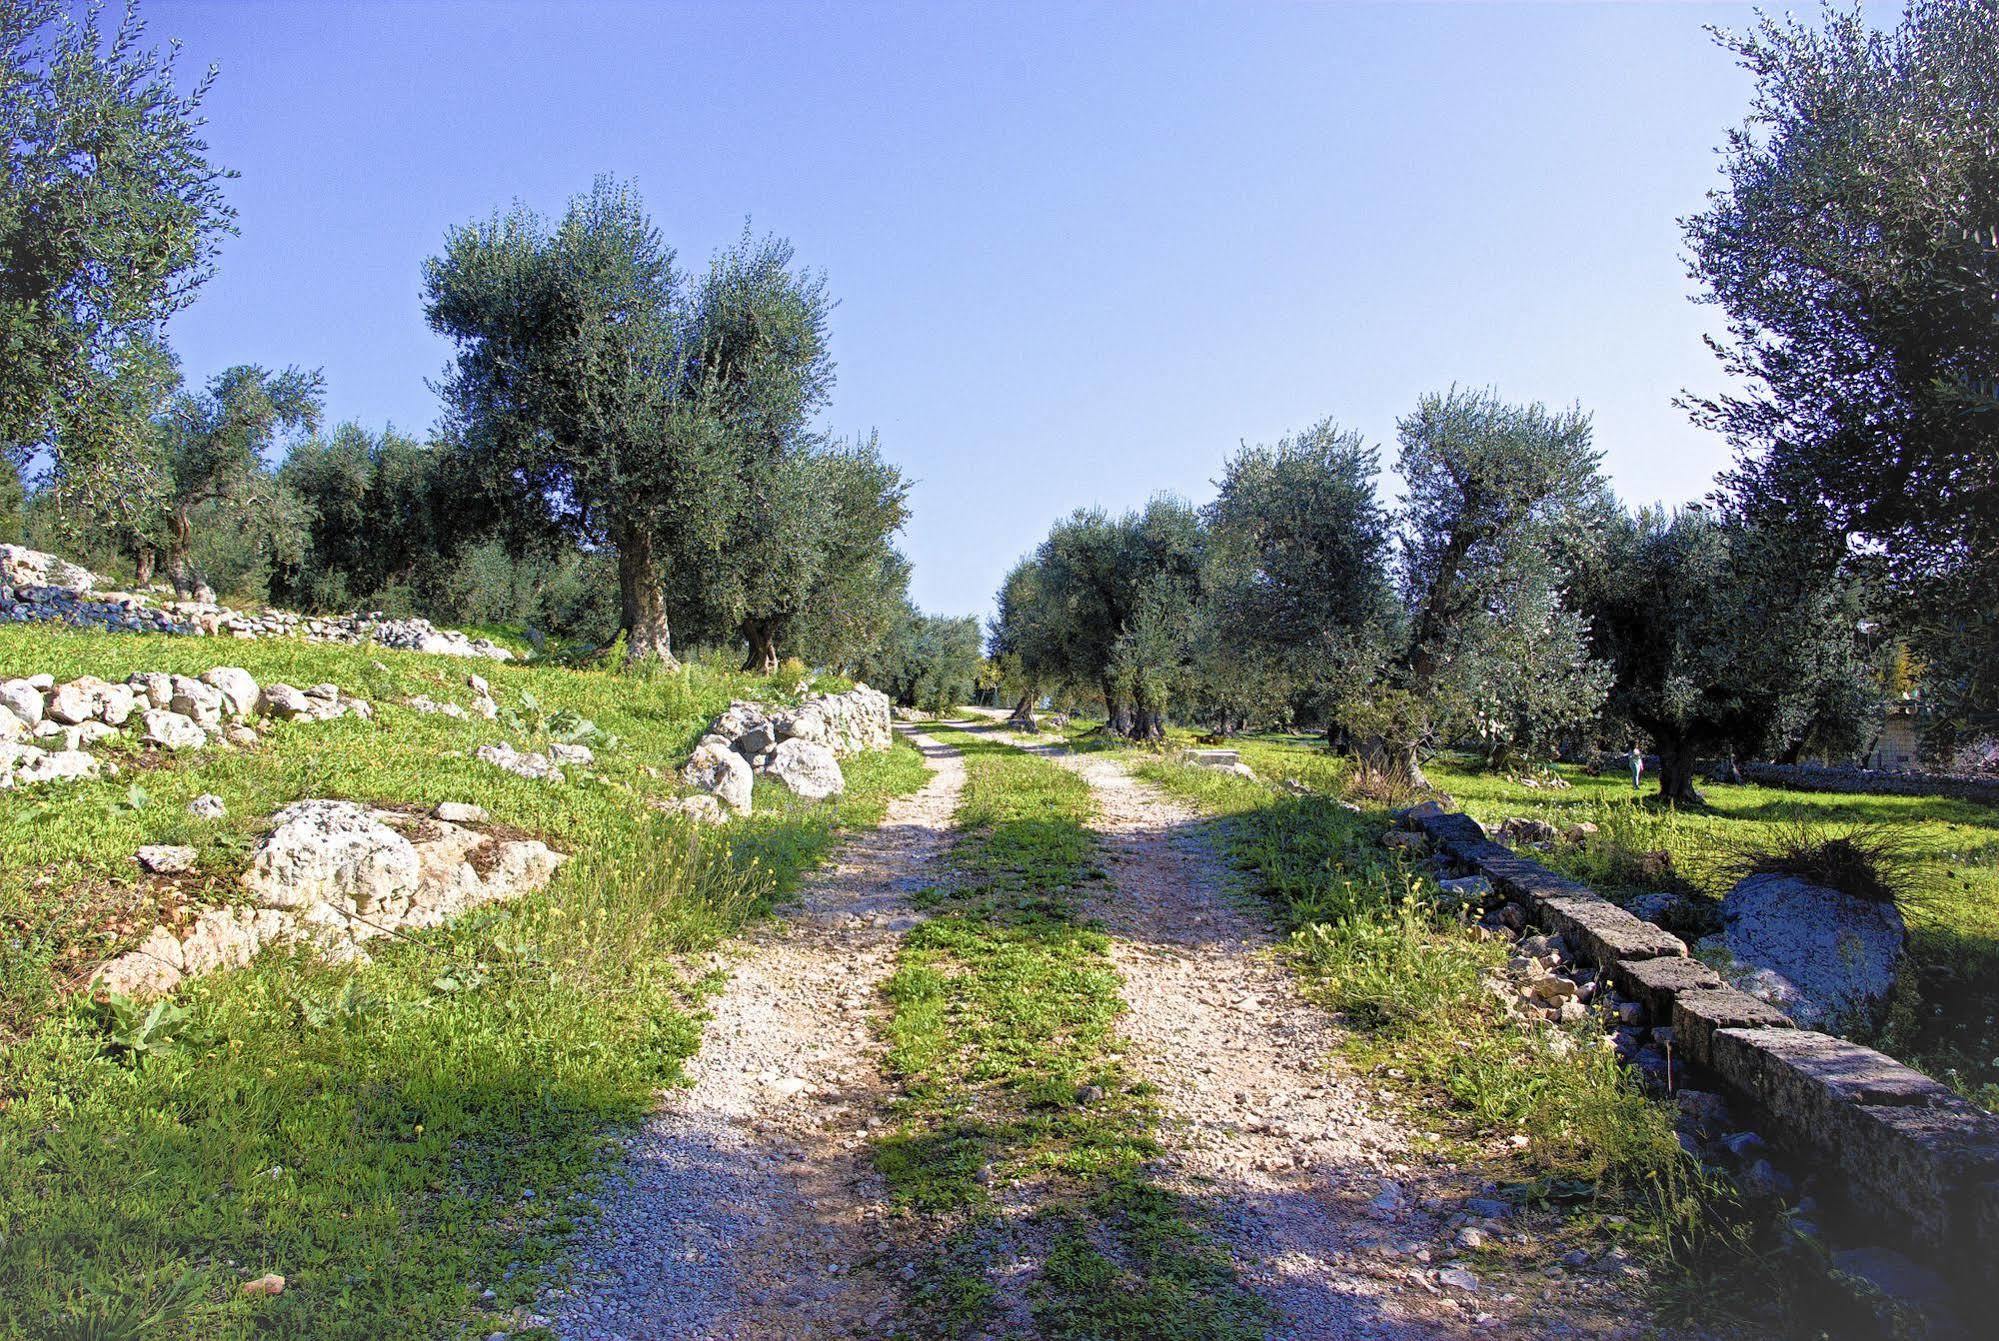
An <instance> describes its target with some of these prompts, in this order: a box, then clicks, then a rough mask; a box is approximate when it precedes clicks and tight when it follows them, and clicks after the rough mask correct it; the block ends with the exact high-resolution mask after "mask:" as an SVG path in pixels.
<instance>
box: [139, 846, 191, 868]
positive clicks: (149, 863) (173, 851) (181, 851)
mask: <svg viewBox="0 0 1999 1341" xmlns="http://www.w3.org/2000/svg"><path fill="white" fill-rule="evenodd" d="M137 855H138V861H139V866H140V868H141V869H142V870H147V871H151V872H152V873H153V874H154V875H179V874H180V873H181V872H182V871H191V870H193V869H194V859H195V851H194V849H193V848H191V847H169V846H164V845H153V846H147V847H142V848H140V849H139V851H138V854H137Z"/></svg>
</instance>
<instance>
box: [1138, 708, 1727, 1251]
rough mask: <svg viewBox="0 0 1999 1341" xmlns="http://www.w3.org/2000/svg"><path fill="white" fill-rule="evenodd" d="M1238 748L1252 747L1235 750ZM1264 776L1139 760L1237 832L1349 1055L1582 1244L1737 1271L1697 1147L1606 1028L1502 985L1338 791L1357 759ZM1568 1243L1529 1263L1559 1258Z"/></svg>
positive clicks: (1260, 744)
mask: <svg viewBox="0 0 1999 1341" xmlns="http://www.w3.org/2000/svg"><path fill="white" fill-rule="evenodd" d="M1231 744H1232V745H1235V744H1237V742H1231ZM1240 746H1241V748H1242V750H1243V758H1244V761H1245V762H1247V763H1250V764H1251V766H1252V767H1253V768H1255V769H1256V770H1257V771H1258V773H1259V777H1260V778H1276V779H1285V778H1289V779H1294V780H1296V781H1297V782H1300V783H1303V784H1305V785H1306V786H1308V787H1313V788H1315V790H1313V791H1310V792H1304V793H1298V792H1293V791H1288V790H1281V789H1279V788H1277V787H1273V786H1272V785H1271V784H1270V783H1268V782H1266V781H1262V780H1258V781H1251V780H1249V779H1245V778H1241V777H1237V776H1234V775H1230V774H1225V773H1219V772H1216V771H1212V770H1204V769H1198V768H1192V767H1188V766H1186V765H1183V764H1181V763H1179V762H1177V761H1175V760H1174V759H1173V758H1171V757H1170V755H1168V754H1161V753H1156V752H1155V753H1151V754H1149V755H1148V754H1145V753H1139V754H1137V755H1136V756H1135V758H1134V761H1133V770H1134V772H1136V773H1137V774H1138V775H1139V776H1141V777H1143V778H1146V779H1147V780H1149V781H1151V782H1154V783H1156V784H1158V785H1160V786H1161V787H1163V788H1165V789H1166V790H1168V791H1170V792H1172V793H1174V794H1175V795H1178V796H1180V797H1182V798H1184V799H1186V800H1189V801H1191V802H1193V803H1194V804H1195V805H1196V806H1198V807H1199V808H1200V809H1202V810H1203V811H1205V812H1206V813H1208V814H1211V815H1215V816H1219V817H1222V818H1223V820H1224V823H1223V824H1222V825H1221V834H1222V840H1223V844H1224V850H1225V851H1226V852H1227V854H1228V857H1229V859H1230V861H1231V863H1232V864H1233V865H1234V866H1236V867H1237V868H1238V869H1240V870H1242V871H1243V872H1245V874H1246V876H1247V878H1248V880H1249V882H1250V885H1251V887H1252V888H1253V889H1254V890H1256V891H1257V892H1259V893H1261V894H1262V895H1263V897H1264V898H1265V899H1266V900H1267V901H1268V902H1269V904H1270V905H1271V907H1272V908H1273V909H1274V911H1275V913H1276V917H1277V921H1278V924H1279V926H1280V928H1281V929H1282V930H1284V931H1285V932H1287V933H1288V934H1289V937H1290V940H1289V950H1290V956H1291V959H1292V962H1293V963H1294V964H1295V965H1296V967H1297V969H1298V971H1299V973H1300V975H1301V979H1302V981H1303V982H1304V983H1305V985H1306V987H1307V990H1308V991H1309V992H1310V993H1311V994H1312V995H1313V996H1314V997H1315V998H1316V999H1317V1000H1319V1001H1320V1002H1321V1003H1322V1004H1324V1005H1325V1006H1326V1007H1327V1008H1328V1009H1330V1010H1332V1011H1334V1012H1335V1013H1336V1014H1337V1015H1338V1016H1339V1018H1340V1019H1341V1020H1342V1022H1343V1023H1344V1024H1345V1025H1346V1027H1347V1029H1348V1030H1349V1034H1348V1037H1347V1041H1346V1043H1345V1044H1344V1051H1345V1053H1346V1055H1347V1057H1348V1060H1349V1061H1350V1062H1352V1064H1353V1065H1355V1066H1356V1067H1357V1068H1359V1069H1361V1070H1363V1071H1365V1072H1367V1073H1368V1074H1369V1075H1370V1077H1371V1079H1372V1080H1373V1081H1374V1082H1375V1083H1377V1084H1378V1085H1379V1086H1380V1087H1381V1088H1383V1089H1384V1090H1386V1091H1388V1092H1390V1093H1394V1094H1396V1095H1398V1096H1399V1098H1400V1100H1401V1101H1402V1104H1403V1106H1404V1108H1405V1111H1406V1116H1407V1117H1408V1118H1409V1119H1410V1120H1412V1121H1414V1122H1416V1123H1417V1124H1418V1125H1419V1126H1420V1127H1422V1128H1423V1129H1425V1130H1426V1131H1427V1132H1428V1133H1429V1134H1430V1135H1431V1136H1432V1137H1433V1138H1434V1139H1435V1141H1436V1142H1437V1145H1436V1149H1437V1150H1438V1151H1439V1152H1440V1153H1446V1154H1449V1155H1450V1156H1452V1157H1453V1158H1454V1159H1456V1160H1458V1161H1459V1162H1460V1163H1461V1164H1462V1165H1463V1166H1464V1167H1466V1168H1468V1169H1473V1170H1476V1171H1478V1172H1479V1173H1481V1174H1483V1176H1484V1177H1486V1178H1487V1179H1490V1180H1492V1181H1495V1182H1498V1183H1500V1184H1502V1185H1504V1186H1507V1187H1509V1188H1511V1189H1512V1195H1514V1196H1515V1197H1517V1198H1519V1199H1520V1200H1523V1201H1525V1202H1528V1203H1530V1204H1532V1203H1543V1204H1560V1205H1564V1206H1570V1207H1580V1208H1581V1211H1582V1214H1581V1215H1580V1216H1579V1217H1576V1218H1574V1220H1573V1222H1572V1228H1574V1229H1576V1230H1577V1232H1582V1233H1596V1232H1600V1228H1601V1226H1603V1225H1605V1224H1615V1225H1617V1226H1619V1228H1618V1231H1617V1232H1618V1235H1619V1237H1620V1238H1621V1239H1622V1240H1623V1241H1624V1242H1625V1244H1626V1245H1627V1246H1628V1247H1629V1248H1631V1249H1632V1250H1634V1251H1637V1252H1642V1253H1647V1254H1650V1255H1652V1256H1654V1257H1657V1258H1674V1259H1677V1260H1679V1261H1681V1262H1691V1261H1693V1260H1696V1259H1705V1258H1708V1257H1709V1256H1710V1255H1712V1257H1713V1258H1714V1259H1716V1260H1721V1259H1724V1258H1726V1259H1728V1260H1734V1259H1735V1256H1736V1254H1735V1252H1734V1250H1733V1248H1732V1247H1731V1246H1730V1245H1732V1244H1733V1243H1735V1242H1736V1241H1737V1239H1736V1235H1735V1233H1734V1231H1733V1230H1732V1229H1730V1228H1729V1225H1730V1223H1731V1221H1730V1219H1729V1217H1728V1216H1727V1215H1725V1214H1722V1213H1720V1212H1721V1211H1722V1207H1721V1206H1720V1205H1719V1202H1720V1201H1721V1200H1722V1193H1721V1191H1720V1189H1719V1188H1718V1186H1716V1185H1715V1184H1714V1183H1713V1182H1712V1181H1711V1180H1710V1179H1708V1178H1707V1177H1706V1176H1705V1175H1703V1174H1702V1173H1701V1172H1700V1170H1699V1169H1698V1167H1697V1166H1696V1165H1695V1164H1694V1163H1693V1162H1692V1161H1691V1160H1690V1159H1689V1158H1688V1157H1687V1156H1686V1155H1685V1153H1684V1152H1683V1151H1682V1150H1681V1148H1680V1146H1679V1143H1678V1140H1677V1138H1676V1136H1675V1132H1674V1123H1673V1116H1672V1114H1671V1112H1670V1111H1669V1110H1668V1109H1667V1108H1666V1107H1665V1106H1663V1105H1661V1104H1658V1103H1656V1102H1654V1101H1652V1100H1651V1099H1648V1098H1647V1097H1646V1096H1645V1095H1644V1094H1643V1093H1642V1092H1641V1091H1640V1090H1639V1088H1638V1087H1637V1085H1636V1084H1635V1083H1634V1081H1633V1080H1632V1078H1631V1077H1630V1075H1629V1074H1628V1073H1627V1072H1626V1071H1625V1070H1624V1068H1622V1067H1620V1066H1619V1065H1618V1064H1617V1062H1616V1060H1615V1058H1614V1056H1613V1055H1612V1054H1611V1053H1610V1052H1609V1051H1608V1050H1607V1049H1606V1048H1605V1047H1604V1046H1603V1043H1604V1040H1603V1038H1602V1037H1601V1035H1600V1031H1599V1030H1597V1029H1596V1028H1594V1027H1593V1026H1579V1027H1576V1028H1573V1029H1556V1028H1543V1027H1540V1026H1538V1025H1536V1026H1531V1027H1530V1026H1526V1025H1523V1024H1522V1023H1520V1022H1518V1021H1516V1020H1515V1019H1513V1018H1512V1017H1510V1016H1509V1015H1508V1013H1507V1012H1506V1011H1505V1010H1504V1009H1503V1008H1502V1006H1501V1005H1500V1003H1499V1001H1498V1000H1497V999H1496V998H1495V997H1494V996H1493V995H1492V994H1491V992H1490V991H1489V989H1488V988H1487V986H1486V980H1487V977H1488V974H1489V973H1490V972H1491V970H1492V969H1493V968H1494V967H1495V966H1497V965H1498V964H1499V963H1500V962H1501V961H1502V960H1503V959H1504V957H1505V949H1504V946H1503V944H1502V943H1500V942H1494V941H1487V940H1484V939H1482V938H1481V937H1480V936H1479V935H1478V933H1477V931H1476V929H1474V928H1472V927H1469V926H1466V925H1464V924H1462V923H1460V922H1458V921H1455V920H1453V919H1451V918H1450V917H1448V916H1445V915H1443V914H1440V913H1439V912H1438V911H1437V906H1438V905H1437V902H1436V900H1435V898H1434V895H1435V892H1436V891H1435V890H1434V888H1433V887H1432V885H1431V884H1430V882H1429V878H1428V877H1427V876H1426V875H1423V874H1421V873H1419V872H1418V871H1416V870H1415V869H1413V868H1411V867H1409V866H1408V865H1406V864H1405V863H1403V862H1402V861H1400V860H1399V859H1398V858H1396V857H1395V856H1393V855H1392V854H1390V853H1389V852H1388V851H1387V850H1386V849H1384V848H1383V847H1382V846H1381V845H1380V841H1379V840H1380V837H1381V834H1382V833H1383V831H1384V830H1385V829H1386V827H1387V816H1386V814H1385V812H1383V811H1380V810H1362V811H1360V812H1355V811H1353V810H1350V809H1348V808H1347V807H1346V805H1344V804H1342V802H1341V799H1340V797H1339V794H1338V792H1337V791H1336V790H1327V791H1320V790H1316V788H1317V787H1322V786H1323V787H1327V788H1329V789H1330V788H1336V787H1337V785H1338V783H1339V781H1340V780H1341V779H1342V778H1343V777H1344V775H1345V770H1346V767H1347V765H1346V764H1345V762H1344V761H1341V760H1337V759H1333V758H1330V757H1328V756H1326V755H1325V754H1324V753H1323V752H1322V751H1320V750H1319V749H1318V747H1316V746H1307V745H1299V744H1287V743H1283V742H1275V741H1244V742H1240ZM1564 1246H1567V1245H1566V1241H1565V1236H1564V1235H1563V1234H1560V1233H1550V1234H1549V1235H1548V1236H1546V1239H1545V1241H1543V1242H1540V1243H1538V1244H1537V1246H1536V1247H1535V1248H1533V1249H1531V1250H1529V1254H1530V1256H1534V1255H1537V1260H1538V1258H1541V1257H1545V1258H1547V1259H1548V1260H1552V1259H1553V1257H1554V1256H1556V1255H1558V1253H1559V1250H1560V1248H1562V1247H1564Z"/></svg>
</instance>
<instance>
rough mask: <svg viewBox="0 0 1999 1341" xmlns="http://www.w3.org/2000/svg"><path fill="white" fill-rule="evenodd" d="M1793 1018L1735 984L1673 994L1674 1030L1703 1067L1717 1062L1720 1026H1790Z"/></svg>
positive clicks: (1686, 1051)
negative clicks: (1715, 1040) (1715, 1038)
mask: <svg viewBox="0 0 1999 1341" xmlns="http://www.w3.org/2000/svg"><path fill="white" fill-rule="evenodd" d="M1793 1027H1794V1026H1793V1025H1792V1022H1791V1019H1790V1017H1789V1016H1787V1015H1785V1014H1784V1012H1783V1011H1781V1010H1778V1009H1777V1008H1776V1007H1775V1006H1773V1005H1771V1004H1770V1003H1769V1002H1767V1001H1765V1000H1763V999H1762V998H1760V997H1753V996H1751V995H1749V993H1747V992H1739V991H1737V990H1736V989H1735V988H1733V987H1719V988H1713V989H1702V988H1696V989H1693V990H1691V991H1684V992H1676V993H1675V994H1674V996H1673V1033H1674V1035H1675V1036H1676V1038H1677V1040H1678V1043H1679V1047H1680V1050H1681V1052H1682V1053H1683V1054H1684V1055H1685V1056H1686V1057H1687V1058H1688V1060H1690V1061H1694V1062H1697V1063H1699V1064H1700V1065H1702V1066H1709V1065H1712V1063H1713V1057H1714V1049H1713V1041H1714V1034H1715V1031H1716V1030H1717V1029H1790V1028H1793Z"/></svg>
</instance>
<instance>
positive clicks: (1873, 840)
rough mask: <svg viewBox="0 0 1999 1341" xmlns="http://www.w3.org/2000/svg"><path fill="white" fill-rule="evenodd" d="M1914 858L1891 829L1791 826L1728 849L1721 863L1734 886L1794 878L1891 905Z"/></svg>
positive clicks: (1802, 823) (1804, 823) (1796, 822)
mask: <svg viewBox="0 0 1999 1341" xmlns="http://www.w3.org/2000/svg"><path fill="white" fill-rule="evenodd" d="M1915 858H1916V854H1915V850H1914V847H1913V844H1912V842H1911V840H1910V838H1909V835H1908V834H1907V833H1906V832H1904V831H1903V830H1901V829H1899V828H1896V827H1894V826H1891V825H1871V824H1870V825H1854V826H1851V827H1847V828H1834V827H1831V826H1827V825H1823V824H1813V823H1810V822H1807V821H1802V820H1793V821H1790V822H1788V823H1785V824H1783V825H1780V826H1778V827H1776V828H1775V829H1774V830H1773V831H1772V832H1770V833H1767V834H1765V835H1763V836H1762V839H1761V841H1759V842H1757V843H1755V844H1753V845H1750V844H1743V845H1739V846H1737V847H1734V848H1732V849H1731V850H1730V851H1729V853H1728V854H1727V857H1726V858H1725V859H1724V863H1725V866H1726V868H1727V870H1728V872H1729V874H1730V875H1731V876H1732V877H1733V879H1735V880H1740V879H1743V878H1745V877H1747V876H1752V875H1794V876H1797V877H1798V878H1799V879H1801V880H1808V881H1810V882H1811V883H1812V884H1814V885H1823V886H1824V887H1825V888H1827V889H1836V890H1838V891H1839V892H1840V893H1842V894H1851V895H1853V896H1854V897H1855V898H1858V899H1868V900H1871V901H1873V902H1876V903H1893V902H1894V901H1895V896H1896V891H1897V890H1898V889H1900V888H1901V887H1902V886H1903V885H1905V884H1906V883H1907V880H1908V877H1909V875H1910V873H1911V868H1912V867H1913V866H1914V864H1915ZM1731 883H1732V882H1731Z"/></svg>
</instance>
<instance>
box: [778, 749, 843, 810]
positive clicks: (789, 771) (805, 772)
mask: <svg viewBox="0 0 1999 1341" xmlns="http://www.w3.org/2000/svg"><path fill="white" fill-rule="evenodd" d="M764 772H765V773H766V774H768V775H769V776H771V777H773V778H776V779H777V780H778V781H779V782H782V783H783V784H784V785H785V786H787V787H789V788H790V789H791V790H792V792H793V794H795V795H798V796H802V797H804V798H805V799H806V800H808V801H818V800H823V799H824V798H826V797H828V796H838V795H839V794H840V793H841V792H843V791H845V790H847V780H846V778H844V777H842V776H841V774H840V760H839V759H838V757H837V756H835V755H834V753H833V751H832V749H831V748H830V747H829V746H826V745H821V744H818V743H817V742H814V741H809V740H803V739H800V738H799V737H797V736H794V737H792V738H791V739H790V740H786V741H781V742H779V744H778V747H777V749H776V750H775V751H773V752H772V754H771V757H770V762H769V763H768V764H767V765H765V767H764Z"/></svg>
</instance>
